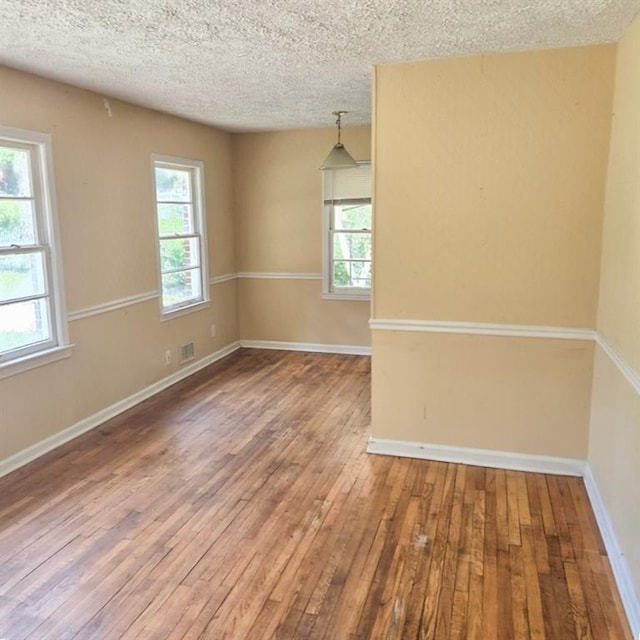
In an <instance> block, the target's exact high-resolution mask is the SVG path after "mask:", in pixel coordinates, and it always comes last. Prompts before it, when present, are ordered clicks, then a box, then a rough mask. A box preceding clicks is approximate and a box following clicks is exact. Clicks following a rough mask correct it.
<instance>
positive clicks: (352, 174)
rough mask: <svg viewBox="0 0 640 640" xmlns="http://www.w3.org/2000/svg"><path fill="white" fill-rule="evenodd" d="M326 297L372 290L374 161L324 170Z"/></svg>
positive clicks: (353, 295)
mask: <svg viewBox="0 0 640 640" xmlns="http://www.w3.org/2000/svg"><path fill="white" fill-rule="evenodd" d="M323 190H324V274H323V275H324V288H323V289H324V290H323V294H324V297H326V298H336V299H343V298H349V299H352V298H353V299H358V298H360V299H367V298H368V297H369V295H370V293H371V223H372V212H371V165H370V164H369V163H368V162H367V163H360V164H359V167H358V168H357V169H339V170H334V171H325V172H324V173H323Z"/></svg>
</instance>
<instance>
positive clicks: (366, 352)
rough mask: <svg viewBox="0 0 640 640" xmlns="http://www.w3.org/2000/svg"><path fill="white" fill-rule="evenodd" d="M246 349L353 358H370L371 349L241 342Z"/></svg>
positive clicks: (273, 342)
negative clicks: (303, 352)
mask: <svg viewBox="0 0 640 640" xmlns="http://www.w3.org/2000/svg"><path fill="white" fill-rule="evenodd" d="M240 346H241V347H244V348H246V349H280V350H282V351H310V352H312V353H342V354H345V355H351V356H370V355H371V347H360V346H357V345H344V344H322V343H321V344H317V343H312V342H276V341H272V340H240Z"/></svg>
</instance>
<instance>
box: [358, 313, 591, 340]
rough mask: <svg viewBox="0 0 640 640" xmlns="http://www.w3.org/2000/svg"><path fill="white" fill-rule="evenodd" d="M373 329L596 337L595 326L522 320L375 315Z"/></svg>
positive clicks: (485, 334)
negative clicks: (490, 321) (498, 321)
mask: <svg viewBox="0 0 640 640" xmlns="http://www.w3.org/2000/svg"><path fill="white" fill-rule="evenodd" d="M369 327H370V328H371V329H372V330H373V331H413V332H422V333H462V334H469V335H482V336H503V337H516V338H555V339H560V340H595V339H596V332H595V331H594V330H593V329H581V328H578V329H575V328H571V327H546V326H535V325H520V324H488V323H482V322H448V321H445V320H443V321H440V320H383V319H377V318H372V319H371V320H369Z"/></svg>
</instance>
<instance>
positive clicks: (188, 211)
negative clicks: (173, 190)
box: [158, 204, 193, 236]
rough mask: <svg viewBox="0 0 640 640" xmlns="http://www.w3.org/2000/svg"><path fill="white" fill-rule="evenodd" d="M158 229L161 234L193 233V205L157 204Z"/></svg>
mask: <svg viewBox="0 0 640 640" xmlns="http://www.w3.org/2000/svg"><path fill="white" fill-rule="evenodd" d="M158 231H159V232H160V235H161V236H172V235H174V234H176V233H181V234H182V233H193V207H192V206H191V205H190V204H159V205H158Z"/></svg>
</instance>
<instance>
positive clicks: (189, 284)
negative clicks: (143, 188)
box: [152, 154, 209, 320]
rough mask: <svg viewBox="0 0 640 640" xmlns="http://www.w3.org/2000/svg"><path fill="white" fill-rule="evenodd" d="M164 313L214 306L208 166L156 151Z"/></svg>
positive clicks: (173, 314) (155, 186)
mask: <svg viewBox="0 0 640 640" xmlns="http://www.w3.org/2000/svg"><path fill="white" fill-rule="evenodd" d="M152 161H153V192H154V202H155V220H156V232H157V234H156V248H157V256H158V280H159V285H160V287H159V288H160V311H161V316H162V319H163V320H168V319H171V318H175V317H177V316H180V315H183V314H185V313H189V312H191V311H196V310H198V309H202V308H204V307H207V306H208V305H209V277H208V265H207V233H206V216H205V199H204V182H203V181H204V164H203V163H202V162H201V161H199V160H187V159H184V158H176V157H172V156H160V155H155V154H154V155H153V156H152Z"/></svg>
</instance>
